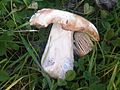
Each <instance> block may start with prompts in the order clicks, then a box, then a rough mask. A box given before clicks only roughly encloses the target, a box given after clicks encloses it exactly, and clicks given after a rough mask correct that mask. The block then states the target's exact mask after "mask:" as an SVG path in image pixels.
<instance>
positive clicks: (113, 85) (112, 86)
mask: <svg viewBox="0 0 120 90" xmlns="http://www.w3.org/2000/svg"><path fill="white" fill-rule="evenodd" d="M65 1H67V0H61V1H58V0H36V2H32V1H31V0H23V1H22V0H1V1H0V22H1V23H0V90H120V1H119V0H118V2H117V5H116V6H115V7H114V8H113V10H112V11H110V12H108V11H105V10H103V9H100V8H98V7H97V6H96V5H95V4H94V3H93V2H91V1H89V0H81V2H79V3H78V4H80V5H74V7H73V8H72V9H70V8H67V7H64V6H63V5H64V4H65ZM36 3H37V4H38V7H37V4H36ZM32 4H34V5H35V6H34V5H32ZM44 7H50V8H58V9H62V10H68V11H71V12H73V13H77V14H80V15H81V16H83V17H85V18H87V19H88V20H90V21H91V22H92V23H94V24H95V26H96V27H97V29H98V31H99V33H100V37H101V40H100V42H99V43H96V44H95V48H94V49H93V51H92V52H90V53H89V54H88V55H86V56H84V57H80V58H79V57H75V62H74V71H69V72H67V74H66V79H65V80H61V79H58V80H56V79H53V78H51V77H49V76H48V75H47V74H46V73H45V72H44V71H43V70H42V68H41V65H40V59H41V56H42V53H43V51H44V47H45V43H46V41H47V38H48V35H49V31H50V27H51V26H49V27H48V28H45V29H41V30H39V31H38V32H19V31H18V30H20V31H21V30H32V29H36V28H34V27H30V25H29V23H28V21H29V19H30V17H31V15H32V14H33V13H35V12H36V11H37V9H41V8H44ZM83 7H84V8H83ZM78 8H80V9H81V10H79V9H78ZM73 10H74V11H73ZM46 29H47V30H46Z"/></svg>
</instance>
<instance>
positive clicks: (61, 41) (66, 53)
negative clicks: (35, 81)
mask: <svg viewBox="0 0 120 90" xmlns="http://www.w3.org/2000/svg"><path fill="white" fill-rule="evenodd" d="M51 23H53V25H52V29H51V32H50V35H49V38H48V42H47V45H46V48H45V51H44V53H43V56H42V59H41V65H42V67H43V69H44V70H45V71H46V72H47V73H48V74H49V75H50V76H51V77H54V78H62V79H64V78H65V73H66V72H67V71H68V70H73V62H74V55H73V51H75V52H76V53H77V54H78V55H79V56H84V55H86V54H87V53H89V52H90V51H91V50H92V48H93V46H94V44H93V41H99V34H98V32H97V29H96V27H95V26H94V25H93V24H92V23H91V22H89V21H88V20H86V19H85V18H83V17H81V16H78V15H75V14H73V13H70V12H66V11H62V10H57V9H42V10H38V12H37V13H35V14H34V15H33V16H32V17H31V19H30V25H36V26H44V27H47V26H48V25H49V24H51Z"/></svg>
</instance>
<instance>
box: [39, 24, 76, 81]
mask: <svg viewBox="0 0 120 90" xmlns="http://www.w3.org/2000/svg"><path fill="white" fill-rule="evenodd" d="M73 62H74V56H73V32H72V31H66V30H63V29H62V27H61V25H59V24H53V26H52V29H51V32H50V35H49V39H48V42H47V45H46V48H45V51H44V53H43V56H42V60H41V65H42V67H43V69H44V70H45V71H46V72H47V73H48V74H49V75H50V76H51V77H54V78H62V79H64V78H65V73H66V72H67V71H68V70H73Z"/></svg>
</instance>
